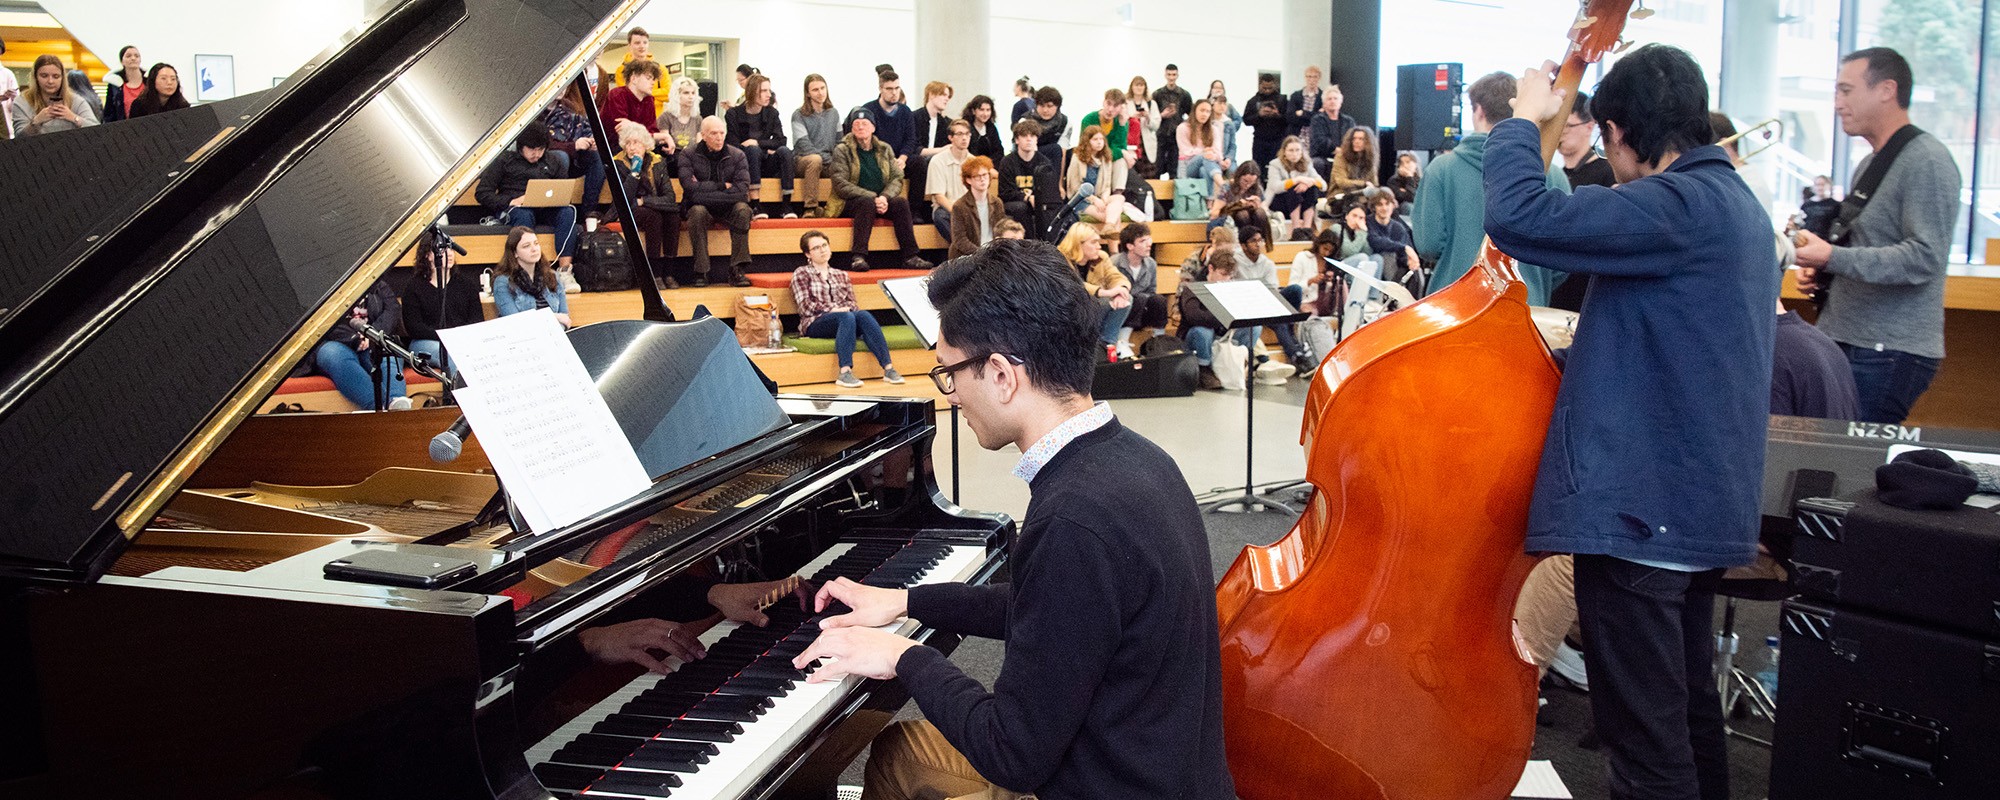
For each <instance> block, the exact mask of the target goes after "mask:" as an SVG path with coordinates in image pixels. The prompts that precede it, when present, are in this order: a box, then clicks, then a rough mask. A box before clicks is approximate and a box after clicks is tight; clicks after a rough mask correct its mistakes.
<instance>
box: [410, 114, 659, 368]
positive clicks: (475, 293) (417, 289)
mask: <svg viewBox="0 0 2000 800" xmlns="http://www.w3.org/2000/svg"><path fill="white" fill-rule="evenodd" d="M640 130H642V131H643V130H644V129H643V128H641V129H640ZM440 286H442V287H443V288H442V289H440V288H439V287H440ZM402 298H403V334H404V338H406V339H408V340H409V342H410V351H411V352H415V353H423V354H425V355H428V356H430V359H431V363H432V364H434V365H437V366H438V368H439V369H443V370H445V371H446V372H452V371H454V370H453V368H452V366H451V364H449V363H445V361H446V359H445V358H444V346H443V345H441V344H439V343H438V335H437V332H438V331H439V330H442V329H444V328H456V327H458V326H460V325H470V324H472V323H475V322H482V321H484V320H485V319H486V310H485V309H484V308H481V307H480V304H479V270H477V269H472V268H469V267H468V268H466V269H459V268H458V256H457V255H456V254H454V253H452V251H451V248H449V247H444V248H439V247H435V246H433V244H432V242H431V237H429V236H425V237H423V238H420V239H418V240H417V263H416V269H415V270H414V272H413V274H411V275H410V280H409V282H408V283H405V284H403V295H402Z"/></svg>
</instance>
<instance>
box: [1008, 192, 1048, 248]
mask: <svg viewBox="0 0 2000 800" xmlns="http://www.w3.org/2000/svg"><path fill="white" fill-rule="evenodd" d="M1006 207H1007V217H1008V218H1009V219H1012V220H1014V221H1015V222H1019V223H1021V227H1023V228H1027V229H1028V238H1030V239H1042V238H1045V237H1047V236H1048V233H1049V226H1050V225H1054V224H1056V212H1058V211H1060V210H1061V209H1060V208H1057V207H1055V206H1054V204H1050V206H1049V207H1046V208H1044V207H1042V206H1030V205H1028V201H1026V200H1016V201H1014V202H1012V203H1008V204H1006Z"/></svg>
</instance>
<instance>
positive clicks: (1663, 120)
mask: <svg viewBox="0 0 2000 800" xmlns="http://www.w3.org/2000/svg"><path fill="white" fill-rule="evenodd" d="M1554 66H1555V65H1553V64H1550V65H1548V66H1547V67H1546V68H1545V69H1548V70H1552V69H1553V68H1554ZM1513 106H1514V116H1515V119H1511V120H1507V121H1504V122H1501V123H1499V124H1498V125H1496V126H1494V128H1493V133H1492V137H1491V139H1490V140H1489V142H1488V144H1487V148H1486V172H1485V185H1486V233H1487V235H1488V236H1490V237H1492V239H1493V243H1494V245H1495V246H1497V247H1499V248H1500V249H1501V251H1503V252H1505V253H1507V254H1509V255H1512V256H1514V257H1516V258H1519V259H1521V260H1523V261H1528V262H1531V263H1535V264H1542V265H1546V266H1548V267H1549V268H1551V269H1555V270H1559V271H1562V272H1568V273H1576V274H1582V275H1587V276H1590V278H1591V280H1592V284H1591V290H1590V293H1589V294H1588V295H1587V296H1586V297H1585V300H1584V309H1583V312H1582V316H1581V322H1580V323H1579V324H1578V326H1577V329H1576V338H1575V343H1574V344H1573V345H1572V346H1571V347H1570V348H1569V349H1568V351H1567V358H1566V360H1565V361H1564V367H1563V376H1562V385H1561V387H1560V388H1559V389H1558V390H1557V394H1556V406H1555V412H1554V415H1553V418H1552V420H1551V422H1550V425H1549V433H1548V438H1547V440H1546V442H1545V444H1544V445H1543V450H1542V459H1541V466H1540V468H1539V469H1538V470H1537V472H1536V475H1535V489H1534V496H1533V500H1532V502H1531V504H1530V506H1529V511H1528V543H1527V547H1528V550H1529V551H1531V552H1543V553H1573V554H1575V565H1576V601H1577V611H1578V614H1579V621H1580V622H1581V623H1582V625H1583V634H1584V638H1585V640H1586V641H1587V642H1588V643H1589V651H1588V652H1587V653H1585V654H1584V658H1585V665H1586V667H1587V668H1588V672H1589V674H1590V700H1591V711H1592V715H1593V717H1594V719H1595V721H1596V724H1597V733H1598V735H1599V736H1600V737H1601V738H1602V740H1603V749H1604V752H1605V755H1606V758H1607V760H1608V761H1609V762H1610V768H1611V770H1610V773H1611V774H1610V788H1611V796H1612V797H1613V798H1617V799H1618V800H1696V799H1697V798H1699V799H1700V800H1723V799H1724V798H1727V797H1729V786H1728V782H1729V765H1728V761H1727V756H1726V753H1725V751H1724V745H1723V733H1722V711H1721V702H1720V701H1719V700H1718V699H1717V697H1716V687H1715V682H1714V681H1713V680H1712V679H1711V678H1710V677H1709V676H1710V672H1709V661H1710V655H1711V651H1710V647H1711V641H1712V639H1711V635H1712V631H1711V627H1712V623H1711V620H1710V617H1711V614H1712V613H1713V611H1714V607H1715V587H1716V581H1717V579H1718V578H1719V577H1720V576H1721V574H1722V570H1723V569H1724V568H1727V567H1732V566H1737V565H1739V564H1749V563H1751V562H1752V561H1753V560H1754V559H1755V558H1756V555H1757V530H1758V512H1757V503H1758V494H1757V492H1758V488H1757V487H1758V486H1759V485H1760V484H1761V482H1762V480H1763V474H1764V434H1765V425H1766V422H1767V418H1766V414H1767V412H1768V411H1769V403H1770V389H1771V349H1772V342H1773V336H1774V331H1773V329H1774V327H1775V323H1774V317H1773V316H1772V314H1771V309H1772V307H1773V306H1774V304H1775V303H1776V302H1777V299H1778V276H1777V275H1776V274H1774V273H1773V271H1772V270H1771V269H1770V268H1769V267H1770V264H1771V259H1772V252H1771V230H1770V228H1769V227H1768V225H1767V223H1766V222H1765V220H1767V219H1768V217H1767V216H1766V215H1765V214H1764V213H1763V212H1762V211H1761V210H1760V209H1759V207H1758V203H1757V199H1756V197H1754V196H1753V195H1752V194H1751V193H1750V187H1749V186H1747V185H1745V184H1744V182H1743V179H1742V178H1740V177H1738V176H1737V174H1736V170H1735V168H1734V165H1733V164H1731V163H1730V160H1729V156H1728V154H1727V153H1724V152H1723V150H1722V148H1720V147H1716V146H1714V145H1711V144H1709V142H1711V141H1713V140H1714V136H1713V134H1711V132H1710V131H1709V127H1708V84H1707V82H1706V80H1705V79H1704V78H1703V77H1702V73H1701V67H1700V66H1698V65H1697V64H1696V63H1695V61H1694V59H1693V58H1692V57H1691V56H1689V55H1688V54H1687V52H1686V51H1683V50H1679V49H1677V48H1673V47H1668V46H1664V45H1648V46H1646V47H1642V48H1639V49H1638V50H1637V51H1634V52H1633V53H1632V54H1630V55H1627V56H1625V58H1624V59H1622V60H1620V61H1619V62H1618V64H1617V66H1615V67H1613V68H1612V69H1611V71H1610V73H1609V74H1607V75H1605V77H1604V80H1603V82H1602V83H1600V84H1598V87H1597V94H1596V96H1595V97H1593V98H1592V100H1591V109H1590V111H1591V115H1590V116H1591V117H1593V118H1595V119H1596V120H1597V121H1598V124H1599V126H1600V128H1601V129H1602V133H1603V140H1604V152H1605V158H1606V159H1608V160H1609V161H1610V162H1611V168H1612V171H1613V172H1614V173H1615V174H1616V175H1617V178H1618V182H1619V184H1620V185H1619V186H1617V187H1615V188H1606V187H1602V186H1580V187H1577V189H1576V193H1575V194H1574V195H1564V194H1563V193H1561V192H1558V191H1553V190H1551V189H1549V188H1548V185H1547V182H1546V179H1545V178H1544V176H1543V168H1544V166H1545V162H1544V161H1543V158H1542V154H1541V142H1540V131H1539V130H1538V129H1537V127H1536V124H1537V123H1540V124H1557V115H1558V114H1559V113H1560V112H1561V111H1562V110H1563V107H1564V102H1563V98H1562V96H1561V94H1560V93H1557V92H1556V91H1554V90H1553V89H1552V88H1551V87H1550V81H1549V74H1548V72H1546V71H1544V70H1529V71H1528V72H1527V73H1526V74H1525V75H1524V76H1522V78H1521V80H1520V83H1519V86H1518V88H1517V90H1516V96H1515V99H1514V103H1513Z"/></svg>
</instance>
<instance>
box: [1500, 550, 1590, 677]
mask: <svg viewBox="0 0 2000 800" xmlns="http://www.w3.org/2000/svg"><path fill="white" fill-rule="evenodd" d="M1514 625H1515V627H1516V628H1517V629H1518V630H1519V631H1520V637H1521V645H1522V647H1523V649H1525V650H1526V651H1527V653H1528V657H1529V658H1531V659H1533V660H1534V662H1535V666H1536V667H1538V668H1540V669H1542V670H1544V671H1546V670H1547V669H1548V668H1549V661H1550V660H1551V659H1554V658H1555V657H1556V647H1557V646H1558V645H1561V644H1562V640H1563V635H1564V634H1567V633H1569V631H1570V628H1572V627H1574V626H1575V625H1576V559H1575V557H1573V556H1570V555H1568V554H1563V555H1553V556H1549V557H1548V558H1544V559H1542V561H1541V563H1539V564H1536V565H1535V569H1534V571H1532V572H1529V573H1528V580H1527V581H1526V582H1525V583H1522V584H1521V596H1520V597H1519V598H1518V599H1516V600H1515V601H1514Z"/></svg>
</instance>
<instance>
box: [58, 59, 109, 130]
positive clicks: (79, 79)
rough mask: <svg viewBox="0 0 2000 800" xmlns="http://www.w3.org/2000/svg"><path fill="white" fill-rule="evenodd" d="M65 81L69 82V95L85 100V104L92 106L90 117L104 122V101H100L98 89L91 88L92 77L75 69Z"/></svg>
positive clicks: (65, 77)
mask: <svg viewBox="0 0 2000 800" xmlns="http://www.w3.org/2000/svg"><path fill="white" fill-rule="evenodd" d="M64 79H65V80H67V81H69V93H70V94H71V95H72V96H75V97H81V98H83V101H84V102H86V103H89V104H90V115H91V116H93V117H96V118H97V120H98V121H99V122H102V121H104V101H103V100H100V99H98V97H97V90H96V89H92V88H90V76H89V75H85V74H83V70H80V69H73V70H70V71H69V74H68V75H67V76H64Z"/></svg>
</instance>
